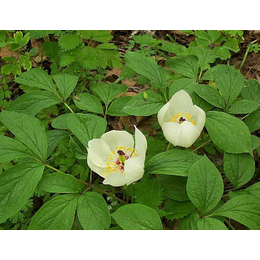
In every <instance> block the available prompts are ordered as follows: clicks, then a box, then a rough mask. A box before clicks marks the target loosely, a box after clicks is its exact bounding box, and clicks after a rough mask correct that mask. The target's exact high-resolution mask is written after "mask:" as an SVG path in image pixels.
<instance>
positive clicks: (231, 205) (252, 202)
mask: <svg viewBox="0 0 260 260" xmlns="http://www.w3.org/2000/svg"><path fill="white" fill-rule="evenodd" d="M213 215H216V216H224V217H227V218H232V219H234V220H235V221H238V222H240V223H242V224H243V225H245V226H246V227H248V228H249V229H255V230H259V229H260V201H259V199H257V198H256V197H255V196H253V195H239V196H236V197H234V198H232V199H231V200H229V201H228V202H226V203H225V204H224V205H223V206H221V207H220V208H219V209H217V210H216V211H215V212H214V213H213Z"/></svg>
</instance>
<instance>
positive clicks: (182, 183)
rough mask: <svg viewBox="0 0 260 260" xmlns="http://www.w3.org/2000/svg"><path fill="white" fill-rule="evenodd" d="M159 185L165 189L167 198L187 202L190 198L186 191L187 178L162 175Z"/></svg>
mask: <svg viewBox="0 0 260 260" xmlns="http://www.w3.org/2000/svg"><path fill="white" fill-rule="evenodd" d="M158 180H159V184H160V186H161V187H162V188H163V192H164V195H165V197H168V198H171V199H173V200H177V201H187V200H189V197H188V195H187V191H186V185H187V178H186V177H180V176H167V175H160V176H159V178H158Z"/></svg>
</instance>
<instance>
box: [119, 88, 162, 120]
mask: <svg viewBox="0 0 260 260" xmlns="http://www.w3.org/2000/svg"><path fill="white" fill-rule="evenodd" d="M145 93H146V94H147V98H144V95H143V92H141V93H139V94H137V95H136V96H134V97H132V98H131V99H130V100H129V101H128V102H127V104H126V105H125V106H124V107H123V112H125V113H127V114H128V115H133V116H150V115H153V114H157V113H158V112H159V110H160V109H161V108H162V106H163V105H164V104H165V99H164V98H163V97H162V96H161V95H160V94H158V93H155V92H153V91H151V90H147V91H146V92H145Z"/></svg>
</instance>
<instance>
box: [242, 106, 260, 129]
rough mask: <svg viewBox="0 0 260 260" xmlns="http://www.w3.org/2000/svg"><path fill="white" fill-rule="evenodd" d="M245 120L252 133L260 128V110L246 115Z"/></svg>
mask: <svg viewBox="0 0 260 260" xmlns="http://www.w3.org/2000/svg"><path fill="white" fill-rule="evenodd" d="M244 122H245V124H246V125H247V127H248V128H249V131H250V133H252V132H254V131H256V130H258V129H260V110H258V111H255V112H253V113H251V114H250V115H249V116H248V117H246V119H245V121H244Z"/></svg>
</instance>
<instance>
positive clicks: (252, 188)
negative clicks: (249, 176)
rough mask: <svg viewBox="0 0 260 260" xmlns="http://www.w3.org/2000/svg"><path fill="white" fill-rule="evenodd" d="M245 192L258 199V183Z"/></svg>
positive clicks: (259, 196)
mask: <svg viewBox="0 0 260 260" xmlns="http://www.w3.org/2000/svg"><path fill="white" fill-rule="evenodd" d="M245 190H246V191H247V192H249V193H250V194H251V195H254V196H256V197H258V198H260V182H257V183H255V184H253V185H251V186H249V187H248V188H246V189H245Z"/></svg>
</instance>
